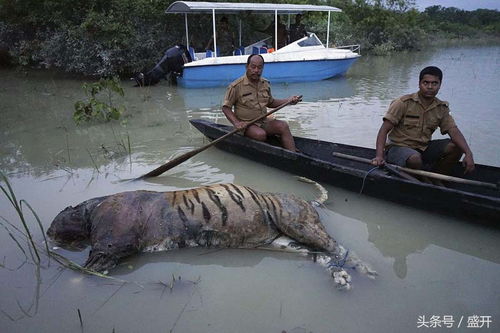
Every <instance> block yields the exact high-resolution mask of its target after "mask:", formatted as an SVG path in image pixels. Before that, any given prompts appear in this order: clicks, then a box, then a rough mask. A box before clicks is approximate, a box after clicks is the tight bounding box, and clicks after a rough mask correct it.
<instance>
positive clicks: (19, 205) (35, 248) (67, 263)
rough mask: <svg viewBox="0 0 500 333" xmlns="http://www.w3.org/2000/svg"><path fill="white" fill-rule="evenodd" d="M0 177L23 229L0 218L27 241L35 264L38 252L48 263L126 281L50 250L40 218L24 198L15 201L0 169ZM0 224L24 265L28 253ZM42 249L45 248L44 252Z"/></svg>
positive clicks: (4, 191) (38, 255) (4, 226)
mask: <svg viewBox="0 0 500 333" xmlns="http://www.w3.org/2000/svg"><path fill="white" fill-rule="evenodd" d="M0 177H1V178H2V179H3V181H4V182H5V185H6V187H4V186H3V185H0V188H1V189H2V192H3V193H4V194H5V196H6V197H7V199H8V200H9V201H10V203H11V204H12V206H13V207H14V209H15V210H16V212H17V214H18V216H19V218H20V220H21V223H22V225H23V228H24V231H23V230H21V229H20V228H18V227H16V226H15V225H14V224H12V223H11V222H9V221H8V220H7V219H5V218H4V217H1V216H0V218H1V219H2V220H4V221H5V223H7V224H8V225H9V226H10V227H11V228H12V229H14V230H16V231H17V232H18V233H19V234H21V235H22V236H23V237H24V238H25V239H26V240H27V241H28V245H29V246H28V250H29V252H30V254H31V257H32V259H33V261H34V263H35V264H36V265H37V266H40V265H41V258H40V253H43V254H45V255H47V257H48V258H49V264H50V258H53V259H54V260H55V261H57V262H58V263H59V264H60V265H62V266H64V267H66V268H69V269H71V270H74V271H78V272H81V273H85V274H90V275H94V276H97V277H101V278H106V279H111V280H114V281H117V282H120V283H126V282H128V281H125V280H120V279H116V278H113V277H110V276H108V275H105V274H101V273H98V272H95V271H92V270H90V269H87V268H85V267H82V266H81V265H79V264H77V263H75V262H73V261H71V260H70V259H68V258H66V257H65V256H63V255H61V254H59V253H56V252H54V251H51V250H50V249H49V246H48V241H47V238H46V237H45V230H44V228H43V225H42V223H41V220H40V218H39V217H38V215H37V214H36V212H35V210H34V209H33V208H32V207H31V205H30V204H29V203H28V202H27V201H26V200H24V199H21V200H19V201H17V198H16V195H15V193H14V190H13V189H12V186H11V184H10V182H9V180H8V178H7V177H6V176H5V175H4V174H3V172H1V171H0ZM23 205H24V206H26V207H27V208H28V209H29V210H30V211H31V213H32V214H33V216H34V217H35V219H36V221H37V223H38V226H39V228H40V231H41V233H42V235H43V238H44V244H45V248H42V247H40V246H39V245H37V244H36V243H35V242H34V240H33V236H32V233H31V230H30V229H29V227H28V224H27V223H26V217H25V215H24V212H23ZM0 225H1V226H2V227H3V228H4V229H5V230H6V231H7V232H8V234H9V236H10V237H11V238H12V240H13V241H14V242H15V243H16V245H17V247H18V248H19V249H20V250H21V252H22V253H23V254H24V256H25V261H24V262H23V264H22V265H24V264H25V263H26V262H27V261H28V255H27V254H26V250H25V249H24V247H23V246H22V245H21V242H20V241H19V240H18V239H17V238H16V237H15V236H14V234H13V233H12V232H11V231H10V230H9V228H8V227H7V226H6V225H4V224H3V223H1V222H0ZM43 250H45V252H44V251H43ZM33 253H34V255H33ZM22 265H21V266H22Z"/></svg>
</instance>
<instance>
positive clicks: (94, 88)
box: [73, 77, 125, 124]
mask: <svg viewBox="0 0 500 333" xmlns="http://www.w3.org/2000/svg"><path fill="white" fill-rule="evenodd" d="M82 88H83V90H85V94H86V95H87V97H88V101H87V102H83V101H78V102H76V103H75V113H74V114H73V119H74V121H75V122H76V123H77V124H80V123H82V122H84V121H91V120H102V121H110V120H111V119H113V120H118V119H120V116H121V114H122V113H123V111H125V107H124V106H118V107H116V106H114V105H113V97H114V94H118V95H119V96H122V97H123V96H124V92H123V88H122V87H121V86H120V80H119V78H118V77H114V78H112V79H100V80H99V82H95V83H90V84H89V83H84V84H83V87H82ZM101 93H102V94H105V97H107V100H108V102H104V101H102V100H101V99H99V98H98V95H100V96H102V94H101Z"/></svg>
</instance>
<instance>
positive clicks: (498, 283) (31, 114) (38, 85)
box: [0, 47, 500, 333]
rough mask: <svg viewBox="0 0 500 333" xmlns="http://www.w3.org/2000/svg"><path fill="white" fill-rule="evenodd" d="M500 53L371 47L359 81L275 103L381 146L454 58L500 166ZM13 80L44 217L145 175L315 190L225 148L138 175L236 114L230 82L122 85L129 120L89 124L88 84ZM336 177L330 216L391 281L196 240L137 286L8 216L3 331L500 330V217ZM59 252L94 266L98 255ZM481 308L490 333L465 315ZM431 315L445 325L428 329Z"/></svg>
mask: <svg viewBox="0 0 500 333" xmlns="http://www.w3.org/2000/svg"><path fill="white" fill-rule="evenodd" d="M499 64H500V47H453V48H446V49H441V50H428V51H425V52H418V53H408V54H398V55H395V56H391V57H369V56H364V57H362V58H361V59H360V60H359V61H358V62H357V63H356V64H355V65H354V66H353V67H352V69H351V70H350V71H349V72H348V73H347V76H346V77H343V78H337V79H332V80H328V81H322V82H315V83H307V84H290V85H273V87H272V89H273V94H274V95H275V96H277V97H285V96H288V95H291V94H302V95H303V96H304V102H303V103H301V104H299V105H296V106H289V107H286V108H285V109H283V110H282V111H279V112H278V113H277V116H278V117H280V118H281V119H286V120H287V121H288V122H289V123H290V126H291V128H292V131H293V132H294V134H296V135H299V136H306V137H310V138H318V139H322V140H327V141H336V142H342V143H347V144H354V145H361V146H366V147H373V146H374V142H375V136H376V133H377V130H378V128H379V126H380V123H381V117H382V115H383V114H384V112H385V110H386V109H387V106H388V105H389V103H390V101H391V100H392V99H393V98H395V97H397V96H399V95H402V94H406V93H411V92H414V91H416V89H417V84H418V72H419V71H420V69H421V68H423V67H424V66H426V65H437V66H440V67H441V68H442V69H443V71H444V75H445V76H444V81H443V86H442V89H441V92H440V94H439V97H440V98H442V99H444V100H448V101H450V103H451V109H452V113H453V115H454V116H455V119H456V120H457V123H458V124H459V127H460V128H461V130H462V132H463V133H464V135H465V137H466V138H467V140H468V141H469V143H470V146H471V147H472V150H473V151H474V156H475V159H476V161H477V162H478V163H483V164H490V165H496V166H500V154H499V152H498V146H499V145H500V132H499V131H498V128H499V127H500V126H499V125H500V116H499V105H500V94H498V86H499V85H500V66H499ZM0 77H1V78H2V79H1V80H0V142H1V144H0V169H1V170H2V172H4V173H5V174H6V175H7V176H8V178H9V180H10V182H11V185H12V187H13V189H14V191H15V194H16V196H17V199H18V200H20V199H25V200H26V201H27V202H28V203H29V204H30V205H31V206H32V207H33V208H34V210H35V211H36V212H37V214H38V216H39V217H40V219H41V221H42V223H43V226H44V227H45V228H47V227H48V226H49V225H50V222H51V220H52V219H53V218H54V216H55V215H56V214H57V213H58V212H59V211H60V210H62V209H63V208H64V207H66V206H68V205H74V204H77V203H79V202H81V201H84V200H86V199H89V198H91V197H95V196H100V195H106V194H111V193H116V192H121V191H128V190H135V189H147V190H156V191H167V190H174V189H183V188H191V187H195V186H201V185H206V184H215V183H222V182H235V183H238V184H242V185H248V186H251V187H253V188H255V189H258V190H261V191H275V192H288V193H296V194H297V195H299V196H301V197H303V198H306V199H313V198H314V197H315V196H316V194H317V193H316V192H315V190H314V187H312V186H310V185H308V184H304V183H300V182H297V181H295V180H294V178H293V175H291V174H289V173H286V172H282V171H280V170H277V169H273V168H268V167H265V166H263V165H261V164H258V163H256V162H254V161H250V160H246V159H243V158H240V157H236V156H233V155H230V154H227V153H225V152H222V151H220V150H217V149H216V148H210V149H209V150H207V151H205V152H203V153H200V154H199V155H197V156H195V157H194V158H192V159H191V160H189V161H187V162H185V163H183V164H181V165H179V166H177V167H176V168H174V169H172V170H170V171H168V172H167V173H165V174H164V175H162V176H160V177H157V178H154V179H149V180H145V181H139V182H127V181H124V180H127V179H131V178H134V177H137V176H139V175H142V174H144V173H145V172H147V171H150V170H152V169H154V168H155V167H157V166H159V165H161V164H162V163H164V162H165V161H166V160H167V159H169V158H172V157H174V156H178V155H180V154H182V153H184V152H187V151H189V150H191V149H193V148H196V147H199V146H201V145H203V144H205V143H207V141H206V140H205V139H204V138H203V136H202V135H201V134H200V133H198V132H197V131H196V129H194V128H193V127H191V126H190V125H189V122H188V121H189V119H194V118H204V119H210V120H214V121H218V122H224V123H225V122H226V121H225V119H224V117H223V115H222V113H221V111H220V103H221V100H222V98H223V94H224V88H213V89H197V90H185V89H182V88H178V87H175V86H169V85H168V84H167V83H166V82H162V83H161V84H159V85H157V86H155V87H150V88H144V89H139V88H133V87H132V85H131V84H130V83H129V82H128V81H123V83H122V85H123V86H124V88H125V98H124V99H119V100H117V101H116V103H117V104H123V105H124V106H125V107H126V110H127V111H126V113H125V114H124V116H123V117H122V120H124V121H125V123H121V122H114V123H107V124H99V123H97V124H91V125H83V126H75V124H74V122H73V120H72V113H73V104H74V103H75V102H76V101H77V100H81V99H84V98H85V96H84V93H83V90H82V89H81V86H82V84H83V82H84V81H83V80H79V79H74V78H71V77H69V76H63V75H60V74H56V73H53V72H47V71H28V72H24V71H17V70H1V71H0ZM439 136H440V135H439V134H437V135H436V137H439ZM128 140H130V145H131V154H130V155H129V154H128V149H127V146H128ZM2 185H4V184H3V183H2ZM326 187H327V189H328V191H329V196H330V198H329V200H328V201H327V202H326V204H325V207H324V208H321V209H320V214H321V216H322V219H323V221H324V224H325V225H326V227H327V230H328V231H329V232H330V233H331V235H332V236H334V238H336V239H337V240H338V241H339V242H340V243H341V244H343V245H344V246H346V247H347V248H349V249H350V250H352V251H355V252H356V253H357V254H358V255H359V256H360V257H361V258H362V259H363V260H365V261H366V262H368V263H370V264H371V266H373V268H375V269H376V270H377V271H378V273H379V277H378V279H376V280H375V281H372V280H368V279H366V278H364V277H362V276H359V275H358V274H357V273H356V272H351V273H352V277H353V289H352V290H351V291H349V292H342V291H338V290H336V289H335V288H334V285H333V282H332V279H331V278H330V277H329V276H328V275H327V274H326V272H325V271H324V270H323V269H321V268H320V267H318V266H317V265H315V264H314V263H312V262H310V261H308V260H307V259H305V258H301V257H297V256H295V255H292V254H289V253H277V252H268V251H250V250H213V249H187V250H184V249H183V250H179V251H172V252H170V253H158V254H148V255H141V256H137V257H134V258H130V260H128V261H126V262H124V263H123V264H122V265H121V266H119V267H118V268H117V269H116V270H114V271H112V274H111V275H112V276H113V277H115V278H118V279H122V280H126V281H128V282H129V283H127V284H121V283H119V282H116V281H111V280H105V279H100V278H97V277H91V276H86V275H82V274H80V273H77V272H74V271H71V270H68V269H62V268H61V267H60V266H59V265H58V264H56V263H54V262H53V261H51V263H50V265H48V264H47V261H46V259H44V260H43V265H42V266H41V267H40V268H37V267H36V266H35V265H33V264H32V262H31V260H29V261H28V262H25V256H24V254H23V252H22V251H20V250H19V248H18V247H17V245H16V243H15V242H14V241H13V240H12V239H11V237H10V236H9V234H8V233H7V232H6V231H5V230H4V228H1V231H0V244H1V245H0V248H1V252H0V253H1V255H0V295H1V297H0V327H1V329H0V330H1V331H2V332H55V331H61V332H82V331H83V332H144V333H145V332H282V331H286V332H288V333H291V332H294V333H299V332H300V333H302V332H314V333H319V332H368V331H369V332H422V331H454V332H455V331H463V332H469V331H476V330H479V331H487V332H490V331H491V332H494V331H498V329H499V327H500V326H499V323H498V322H499V320H500V293H499V290H500V232H499V230H498V229H497V228H488V227H485V226H481V225H477V224H474V223H470V221H463V220H460V219H457V218H450V217H447V216H442V215H437V214H432V213H427V212H423V211H421V210H416V209H412V208H408V207H404V206H400V205H396V204H393V203H389V202H385V201H382V200H376V199H373V198H369V197H366V196H364V195H359V194H358V193H354V192H347V191H344V190H342V189H339V188H336V187H334V186H326ZM25 212H26V216H27V220H28V223H29V225H30V227H31V229H32V230H33V233H34V238H35V241H36V242H37V243H39V244H42V242H43V238H42V234H41V232H40V231H39V230H38V229H37V228H36V222H35V219H34V218H33V217H32V215H30V214H29V211H28V210H27V209H26V208H25ZM0 216H1V217H2V220H1V221H2V223H4V224H5V220H7V221H9V222H12V223H14V224H15V225H18V226H20V222H19V219H18V217H17V216H16V214H15V211H14V209H13V207H12V205H11V204H10V203H9V202H8V200H7V198H6V197H5V196H2V197H0ZM499 220H500V218H499ZM14 235H17V234H16V233H14ZM22 245H23V246H24V248H27V246H26V245H25V242H22ZM58 252H60V253H61V254H64V255H66V256H67V257H69V258H71V259H72V260H74V261H76V262H79V263H83V262H84V261H85V259H86V255H87V252H86V251H83V252H69V251H63V250H58ZM27 255H28V257H29V253H27ZM174 279H175V282H174V283H173V285H172V281H173V280H174ZM78 311H80V314H81V317H82V323H83V326H81V324H80V320H79V316H78ZM474 315H477V316H479V319H480V320H479V324H481V325H482V326H483V328H482V329H478V328H468V327H467V326H468V325H473V324H469V323H468V321H470V322H473V321H474V318H475V317H473V316H474ZM432 316H435V317H434V318H435V319H437V320H435V321H434V324H436V323H437V322H439V324H440V325H441V328H430V327H429V328H426V327H425V325H427V326H430V325H431V324H430V322H429V321H430V319H431V317H432ZM445 316H447V317H445ZM481 316H482V317H481ZM445 318H446V319H447V321H443V319H445ZM450 324H451V328H448V327H449V325H450ZM422 325H424V327H420V328H419V326H422ZM446 325H448V326H446ZM459 325H460V327H459ZM487 326H489V328H488V327H487Z"/></svg>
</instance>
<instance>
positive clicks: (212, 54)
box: [206, 50, 220, 58]
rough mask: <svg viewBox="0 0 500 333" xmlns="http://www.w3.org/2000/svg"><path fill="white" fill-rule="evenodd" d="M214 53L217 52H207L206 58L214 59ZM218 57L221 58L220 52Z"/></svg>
mask: <svg viewBox="0 0 500 333" xmlns="http://www.w3.org/2000/svg"><path fill="white" fill-rule="evenodd" d="M214 53H215V52H214V51H212V50H207V51H206V56H207V58H212V57H213V56H214ZM217 56H218V57H220V53H219V50H217Z"/></svg>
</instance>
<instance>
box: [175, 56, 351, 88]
mask: <svg viewBox="0 0 500 333" xmlns="http://www.w3.org/2000/svg"><path fill="white" fill-rule="evenodd" d="M356 60H357V58H349V59H335V60H314V61H286V62H268V63H266V64H265V65H264V72H263V74H262V76H263V77H265V78H266V79H268V80H269V81H271V82H272V83H279V82H288V83H291V82H307V81H320V80H326V79H329V78H332V77H335V76H341V75H344V74H345V73H346V72H347V70H348V69H349V67H351V65H352V64H353V63H354V62H355V61H356ZM244 73H245V64H217V65H204V66H189V67H184V71H183V74H182V77H179V78H177V83H178V84H179V85H180V86H181V87H185V88H208V87H218V86H226V85H228V84H229V83H231V82H233V81H234V80H236V79H237V78H239V77H240V76H242V75H243V74H244Z"/></svg>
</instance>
